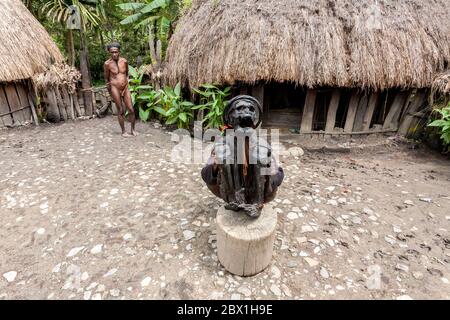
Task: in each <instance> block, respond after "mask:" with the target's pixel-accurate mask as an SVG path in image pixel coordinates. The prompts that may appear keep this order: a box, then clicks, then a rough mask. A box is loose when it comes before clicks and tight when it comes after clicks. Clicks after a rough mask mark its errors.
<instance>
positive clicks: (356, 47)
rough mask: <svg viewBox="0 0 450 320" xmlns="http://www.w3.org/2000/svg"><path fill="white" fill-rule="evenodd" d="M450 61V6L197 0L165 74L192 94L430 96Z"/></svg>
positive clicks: (363, 0) (418, 1)
mask: <svg viewBox="0 0 450 320" xmlns="http://www.w3.org/2000/svg"><path fill="white" fill-rule="evenodd" d="M449 62H450V2H449V1H448V0H395V1H394V0H371V1H370V0H339V1H337V0H336V1H334V0H226V1H225V0H197V1H194V3H193V6H192V8H191V10H189V12H188V13H187V14H186V15H185V16H184V17H183V18H182V19H181V21H180V22H179V24H178V27H177V30H176V31H175V34H174V35H173V37H172V39H171V42H170V46H169V49H168V53H167V63H168V66H167V70H166V71H165V73H166V77H167V78H166V80H167V81H168V82H169V83H170V84H172V85H173V84H175V83H176V82H178V81H181V82H182V83H183V84H184V85H187V86H190V87H196V86H198V85H200V84H202V83H220V84H225V83H226V84H234V83H236V82H246V83H255V82H257V81H272V80H273V81H278V82H285V81H292V82H295V83H297V84H299V85H306V86H308V87H316V86H336V87H360V88H373V89H385V88H391V87H403V88H409V87H415V88H424V87H431V84H432V81H433V78H434V76H435V75H436V73H438V72H442V71H444V70H445V68H446V67H447V66H448V65H449Z"/></svg>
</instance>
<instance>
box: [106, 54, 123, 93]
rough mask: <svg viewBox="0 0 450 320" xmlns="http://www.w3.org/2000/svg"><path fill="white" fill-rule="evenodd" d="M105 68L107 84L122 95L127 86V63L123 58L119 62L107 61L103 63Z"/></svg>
mask: <svg viewBox="0 0 450 320" xmlns="http://www.w3.org/2000/svg"><path fill="white" fill-rule="evenodd" d="M105 68H106V69H107V70H108V71H109V79H108V81H109V83H110V84H111V86H112V87H115V88H117V89H119V91H120V92H121V93H122V92H123V90H124V89H126V88H127V85H128V62H127V60H126V59H124V58H119V61H117V62H116V61H115V60H113V59H109V60H108V61H106V62H105Z"/></svg>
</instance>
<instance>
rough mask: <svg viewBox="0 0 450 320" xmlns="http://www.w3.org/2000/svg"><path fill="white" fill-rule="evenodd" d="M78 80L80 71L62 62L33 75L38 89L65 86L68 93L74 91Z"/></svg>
mask: <svg viewBox="0 0 450 320" xmlns="http://www.w3.org/2000/svg"><path fill="white" fill-rule="evenodd" d="M80 80H81V73H80V72H79V71H78V70H77V69H75V68H74V67H71V66H69V65H67V64H64V63H57V64H54V65H52V66H51V67H50V68H49V69H48V70H47V71H45V72H42V73H38V74H37V75H35V76H34V77H33V83H34V85H35V87H36V89H37V90H38V91H45V90H46V89H48V88H51V87H53V88H55V87H61V86H65V87H67V88H68V90H69V93H74V92H75V91H76V88H77V83H78V81H80Z"/></svg>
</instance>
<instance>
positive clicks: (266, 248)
mask: <svg viewBox="0 0 450 320" xmlns="http://www.w3.org/2000/svg"><path fill="white" fill-rule="evenodd" d="M277 220H278V219H277V213H276V212H275V211H274V210H273V208H272V207H271V206H269V205H265V206H264V209H263V210H262V213H261V216H260V217H259V218H258V219H252V218H249V217H248V216H247V215H246V214H245V213H243V212H234V211H230V210H226V209H225V208H224V207H221V208H220V209H219V211H218V212H217V217H216V222H217V251H218V257H219V261H220V263H221V264H222V265H223V266H224V268H225V269H226V270H228V271H229V272H231V273H233V274H235V275H238V276H244V277H247V276H253V275H256V274H258V273H260V272H261V271H263V270H264V269H265V268H266V267H267V266H268V265H269V264H270V262H271V260H272V253H273V244H274V242H275V230H276V227H277Z"/></svg>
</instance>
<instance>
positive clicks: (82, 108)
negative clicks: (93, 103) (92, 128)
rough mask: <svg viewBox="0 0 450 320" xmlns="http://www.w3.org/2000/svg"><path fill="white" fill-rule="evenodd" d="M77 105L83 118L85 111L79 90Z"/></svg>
mask: <svg viewBox="0 0 450 320" xmlns="http://www.w3.org/2000/svg"><path fill="white" fill-rule="evenodd" d="M78 105H79V106H80V109H81V113H82V114H83V116H85V115H86V110H85V107H84V97H83V93H82V91H81V90H79V91H78Z"/></svg>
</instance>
